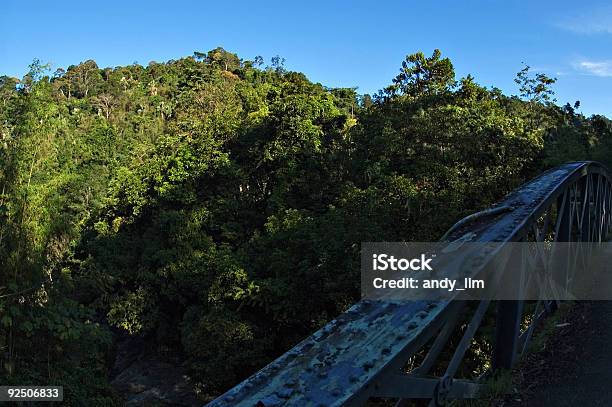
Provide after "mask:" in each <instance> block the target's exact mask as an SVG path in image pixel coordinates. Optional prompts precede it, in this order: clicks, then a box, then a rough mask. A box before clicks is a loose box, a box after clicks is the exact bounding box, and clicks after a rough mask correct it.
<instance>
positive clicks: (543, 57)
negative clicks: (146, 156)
mask: <svg viewBox="0 0 612 407" xmlns="http://www.w3.org/2000/svg"><path fill="white" fill-rule="evenodd" d="M217 46H222V47H224V48H225V49H227V50H230V51H233V52H236V53H238V55H239V56H240V57H242V58H245V59H252V58H253V57H255V56H256V55H262V56H263V57H264V58H265V59H266V60H267V61H269V59H270V58H271V57H273V56H275V55H280V56H282V57H284V58H286V63H285V65H286V67H287V68H289V69H292V70H297V71H302V72H304V73H306V74H307V75H308V76H309V77H310V78H311V79H312V80H314V81H316V82H321V83H322V84H324V85H326V86H338V87H352V86H356V87H358V91H359V92H360V93H374V92H376V91H377V90H378V89H380V88H382V87H384V86H386V85H387V84H389V83H390V80H391V79H392V78H393V77H394V76H395V75H396V74H397V72H398V69H399V67H400V64H401V61H402V60H403V58H404V57H405V55H406V54H409V53H412V52H415V51H418V50H422V51H424V52H425V53H426V54H430V53H431V52H432V50H433V49H434V48H440V49H441V50H442V52H443V54H444V55H446V56H448V57H450V58H451V60H452V61H453V63H454V65H455V69H456V71H457V75H458V76H465V75H467V74H468V73H471V74H472V75H474V76H475V77H476V80H477V82H479V83H481V84H483V85H486V86H497V87H499V88H501V89H503V90H504V91H505V92H506V93H517V89H516V85H515V84H514V82H513V79H514V76H515V74H516V72H517V71H519V70H520V69H521V63H522V62H525V63H527V64H529V65H530V66H532V68H533V69H534V70H536V71H539V72H543V73H546V74H547V75H549V76H554V77H557V78H558V82H557V84H556V85H555V90H556V92H557V99H558V102H559V103H565V102H568V101H569V102H573V101H575V100H577V99H579V100H580V101H581V103H582V108H581V111H582V112H583V113H585V114H592V113H602V114H606V115H607V116H609V117H612V5H607V4H606V2H585V1H582V2H576V1H572V2H569V1H567V2H566V1H523V2H516V1H447V2H444V1H437V2H426V1H419V2H413V1H403V2H396V1H387V2H385V1H378V2H377V1H368V2H360V1H352V2H349V1H343V2H340V1H333V0H328V1H325V2H316V1H305V2H297V1H282V2H281V1H278V2H263V1H250V2H241V1H232V2H223V1H216V2H211V3H208V2H204V1H193V2H189V1H182V0H174V1H166V2H156V1H153V0H151V1H147V2H135V1H134V2H130V1H122V2H117V1H113V0H107V1H102V2H90V1H82V0H81V1H78V2H77V1H63V2H48V1H45V2H37V1H28V2H18V1H13V0H8V2H7V1H4V2H3V3H1V4H0V75H2V74H5V75H11V76H17V77H21V76H22V75H23V74H24V73H25V72H26V71H27V66H28V64H29V63H30V62H31V61H32V59H33V58H39V59H40V60H42V61H43V62H50V63H52V65H53V67H54V68H57V67H67V66H68V65H71V64H75V63H78V62H80V61H83V60H87V59H94V60H96V62H97V63H98V65H99V66H101V67H104V66H117V65H125V64H131V63H133V62H138V63H140V64H145V65H146V64H147V63H148V62H149V61H165V60H168V59H173V58H174V59H176V58H180V57H182V56H188V55H191V54H192V53H193V51H196V50H197V51H208V50H210V49H212V48H215V47H217Z"/></svg>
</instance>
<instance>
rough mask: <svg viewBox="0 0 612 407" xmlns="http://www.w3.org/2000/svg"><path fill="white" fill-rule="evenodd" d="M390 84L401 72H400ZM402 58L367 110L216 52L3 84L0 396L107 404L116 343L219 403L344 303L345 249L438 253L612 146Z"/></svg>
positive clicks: (520, 79)
mask: <svg viewBox="0 0 612 407" xmlns="http://www.w3.org/2000/svg"><path fill="white" fill-rule="evenodd" d="M399 62H401V61H399ZM516 81H517V92H518V94H519V95H518V96H507V95H504V94H502V92H501V91H500V90H498V89H495V88H493V89H489V88H485V87H482V86H480V85H478V84H477V83H476V82H475V80H474V78H472V77H471V76H468V77H465V78H456V77H455V73H454V70H453V66H452V63H451V61H450V60H448V59H446V58H444V57H443V56H442V55H441V54H440V52H439V51H437V50H436V51H435V52H434V53H433V55H431V56H425V55H423V54H422V53H416V54H413V55H410V56H408V57H407V58H406V60H405V61H403V62H402V63H401V69H400V73H399V74H398V76H397V77H396V78H393V79H392V80H391V84H390V85H389V87H387V88H386V89H384V90H382V91H381V92H380V93H379V94H377V95H373V96H369V95H359V94H358V93H357V92H356V90H355V89H330V88H326V87H324V86H322V85H320V84H315V83H312V82H311V81H309V80H308V78H307V77H306V76H305V75H304V74H302V73H299V72H289V71H287V70H286V69H285V68H284V67H283V63H282V59H281V58H278V57H277V58H273V61H272V63H271V65H270V66H264V64H263V61H262V59H261V58H259V57H257V58H255V59H254V60H253V61H250V60H242V59H239V57H238V56H236V55H235V54H232V53H230V52H227V51H225V50H223V49H221V48H217V49H214V50H212V51H210V52H208V53H200V52H196V53H194V55H193V56H192V57H187V58H183V59H180V60H176V61H169V62H166V63H150V64H149V65H148V66H146V67H145V66H140V65H137V64H134V65H130V66H124V67H116V68H100V67H98V66H97V64H96V63H95V62H94V61H86V62H82V63H80V64H79V65H74V66H70V67H68V68H67V69H66V70H63V69H59V70H57V71H55V72H54V73H51V72H50V71H49V70H48V67H47V66H45V65H44V64H42V63H41V62H39V61H34V63H33V64H32V65H31V67H30V71H29V72H28V73H27V74H26V75H25V76H24V77H23V78H21V79H16V78H9V77H6V76H4V77H0V193H1V195H0V382H1V383H3V384H11V383H15V384H39V385H40V384H55V385H63V386H65V398H66V399H67V400H68V403H67V404H68V405H88V406H89V405H110V404H113V403H116V404H121V402H120V399H119V398H118V395H117V394H116V392H115V391H114V390H113V389H112V387H111V386H110V385H109V380H110V377H111V370H112V367H113V365H114V363H115V357H116V353H117V346H116V345H117V343H118V341H119V340H122V338H123V339H124V338H126V337H138V338H140V339H142V343H143V344H144V346H143V348H142V352H143V355H146V357H155V358H159V359H166V360H171V361H172V363H175V364H176V365H180V366H182V367H183V368H185V369H186V371H187V372H188V375H189V377H190V378H191V382H192V383H193V385H194V388H195V390H196V391H197V393H198V395H199V397H200V398H201V400H207V399H209V398H211V397H214V396H216V395H218V394H219V393H220V392H222V391H224V390H225V389H227V388H228V387H230V386H231V385H233V384H235V383H237V382H238V381H240V380H241V379H243V378H245V377H246V376H248V375H249V374H251V373H253V372H254V371H255V370H257V369H258V368H260V367H262V366H263V365H264V364H266V363H267V362H269V361H270V360H272V359H273V358H274V357H275V356H278V355H279V354H280V353H282V352H283V351H285V350H287V349H288V348H289V347H291V346H292V345H293V344H295V343H296V342H297V341H299V340H300V339H301V338H303V337H305V336H306V335H308V334H309V333H311V332H312V331H314V330H316V329H317V328H319V327H320V326H321V325H322V324H324V323H325V322H326V321H329V320H330V319H331V318H333V317H334V316H335V315H337V314H338V313H340V312H342V311H343V310H345V309H346V308H347V307H348V306H349V305H350V304H351V303H353V302H354V301H355V300H356V299H357V298H358V296H359V281H360V279H359V250H360V243H361V242H362V241H379V240H388V241H398V240H421V241H427V240H435V239H437V238H439V237H440V235H441V234H442V233H443V232H444V230H445V229H446V228H448V226H450V225H451V224H452V223H453V222H454V221H456V220H457V219H458V218H460V217H462V216H464V215H467V214H469V213H471V212H473V211H476V210H479V209H482V208H483V207H486V206H488V205H490V204H491V203H493V202H495V201H496V200H497V199H499V198H501V197H502V196H503V195H504V194H505V193H507V192H508V191H510V190H511V189H513V188H514V187H516V186H517V185H518V184H520V183H521V182H523V181H525V180H526V179H528V178H529V177H531V176H534V175H536V174H537V173H539V172H540V171H541V170H542V169H545V168H549V167H551V166H554V165H556V164H559V163H562V162H566V161H570V160H576V159H594V160H599V161H603V162H604V163H606V164H608V165H610V164H612V124H611V122H610V121H609V120H608V119H606V118H604V117H602V116H593V117H590V118H586V117H584V116H582V115H580V114H578V113H577V112H576V111H575V109H577V108H578V105H577V104H576V105H575V106H570V105H569V104H568V105H565V106H563V107H560V106H558V105H556V104H555V101H554V100H553V99H552V91H551V86H552V85H553V83H554V80H553V79H551V78H548V77H546V76H545V75H542V74H535V75H534V74H531V73H530V72H529V70H528V69H527V68H525V69H524V70H523V71H521V72H519V74H518V75H517V78H516Z"/></svg>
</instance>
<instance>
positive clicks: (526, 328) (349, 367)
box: [208, 162, 612, 407]
mask: <svg viewBox="0 0 612 407" xmlns="http://www.w3.org/2000/svg"><path fill="white" fill-rule="evenodd" d="M611 181H612V179H611V174H610V173H609V172H608V170H607V169H606V168H605V167H604V166H602V165H601V164H599V163H596V162H575V163H568V164H565V165H562V166H560V167H557V168H554V169H551V170H548V171H546V172H544V173H542V174H541V175H539V176H538V177H537V178H535V179H533V180H531V181H530V182H528V183H526V184H524V185H523V186H521V187H519V188H518V189H516V190H515V191H513V192H512V193H510V194H509V195H507V196H506V198H505V199H504V200H503V201H501V202H499V203H498V204H497V205H495V206H493V207H492V208H490V209H487V210H485V211H482V212H479V213H476V214H473V215H470V216H468V217H466V218H464V219H463V220H461V221H459V222H458V223H457V224H455V226H453V227H452V228H451V229H450V230H449V231H448V232H447V233H446V234H445V235H444V237H443V238H442V240H443V241H448V242H449V243H450V242H454V241H457V240H458V239H467V240H470V241H472V242H517V241H544V240H546V241H560V242H573V241H589V242H601V241H603V240H604V239H605V238H606V236H607V235H608V233H609V232H610V227H611V222H610V220H611V218H610V214H611V213H612V188H611ZM487 260H489V259H488V258H487V254H486V253H485V254H483V253H479V254H474V258H473V259H472V262H473V264H475V265H476V266H478V265H483V266H484V265H485V264H486V263H487ZM556 306H557V303H556V302H555V301H538V302H537V303H536V304H535V306H534V304H529V306H525V303H524V302H523V301H510V300H508V301H489V300H482V301H480V302H478V301H470V302H466V301H438V302H432V301H410V302H397V301H396V302H393V301H371V300H370V301H368V300H362V301H359V302H357V303H356V304H355V305H353V306H352V307H351V308H350V309H349V310H348V311H346V312H345V313H343V314H341V315H340V316H338V317H337V318H336V319H335V320H333V321H331V322H330V323H328V324H327V325H325V326H324V327H323V328H321V329H320V330H318V331H317V332H315V333H314V334H312V335H311V336H310V337H308V338H306V339H305V340H303V341H302V342H300V343H299V344H298V345H296V346H295V347H294V348H292V349H291V350H289V351H288V352H286V353H285V354H284V355H282V356H280V357H279V358H278V359H276V360H275V361H273V362H272V363H270V364H269V365H267V366H266V367H264V368H263V369H261V370H260V371H259V372H257V373H255V374H254V375H253V376H251V377H249V378H248V379H246V380H245V381H243V382H242V383H240V384H238V385H237V386H236V387H234V388H233V389H231V390H229V391H228V392H226V393H225V394H223V395H221V396H220V397H219V398H217V399H216V400H214V401H212V402H211V403H210V404H208V406H210V407H222V406H223V407H225V406H249V407H251V406H260V407H273V406H319V407H323V406H361V405H363V404H364V403H365V402H366V401H367V400H368V399H369V398H371V397H381V398H386V399H393V400H395V402H396V406H402V405H407V403H408V400H410V399H426V400H429V405H430V406H439V405H444V404H445V403H446V401H447V400H450V399H464V398H478V397H479V394H482V393H481V392H482V391H483V390H484V385H483V384H482V380H481V379H482V376H480V377H474V378H468V379H465V378H462V379H458V378H455V376H456V374H457V373H458V372H459V370H460V368H461V364H462V362H463V359H464V356H465V355H466V352H467V351H468V349H469V347H470V346H471V345H472V343H473V338H474V336H475V335H476V334H477V332H478V331H479V329H482V327H483V326H484V324H483V319H484V316H485V313H487V310H488V312H489V313H491V312H494V313H495V317H494V318H495V321H496V322H495V326H494V330H495V331H494V335H493V337H494V341H493V347H492V350H491V354H490V355H489V356H490V360H491V362H492V363H491V368H490V370H489V371H490V372H494V371H496V370H498V369H509V368H511V367H512V365H513V364H514V362H515V361H516V360H517V359H518V358H519V357H520V356H521V354H522V353H524V351H525V349H526V347H527V344H528V343H529V340H530V339H531V337H532V334H533V331H534V328H535V326H536V325H537V324H538V322H539V321H540V320H541V319H543V318H544V317H546V316H547V315H548V314H549V313H551V312H552V311H554V309H555V308H556ZM466 318H467V319H466ZM524 321H531V323H530V324H528V325H526V324H525V323H524ZM489 329H490V328H489ZM453 338H454V340H452V341H451V339H453ZM459 338H460V339H459ZM443 355H445V356H443ZM415 361H417V362H418V363H417V364H416V366H414V365H415ZM434 370H435V371H436V372H438V375H434V374H433V373H432V372H434Z"/></svg>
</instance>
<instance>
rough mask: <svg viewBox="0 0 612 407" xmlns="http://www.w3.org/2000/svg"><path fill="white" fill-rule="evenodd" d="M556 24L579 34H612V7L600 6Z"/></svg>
mask: <svg viewBox="0 0 612 407" xmlns="http://www.w3.org/2000/svg"><path fill="white" fill-rule="evenodd" d="M556 25H557V26H558V27H559V28H562V29H564V30H567V31H572V32H575V33H578V34H612V7H600V8H598V9H594V10H591V11H589V12H586V13H583V14H581V15H579V16H577V17H573V18H570V19H566V20H564V21H561V22H559V23H558V24H556Z"/></svg>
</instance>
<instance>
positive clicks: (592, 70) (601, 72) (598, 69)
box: [574, 61, 612, 77]
mask: <svg viewBox="0 0 612 407" xmlns="http://www.w3.org/2000/svg"><path fill="white" fill-rule="evenodd" d="M574 67H575V68H576V69H578V70H580V71H583V72H586V73H588V74H590V75H594V76H602V77H607V76H612V61H579V62H577V63H576V64H574Z"/></svg>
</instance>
